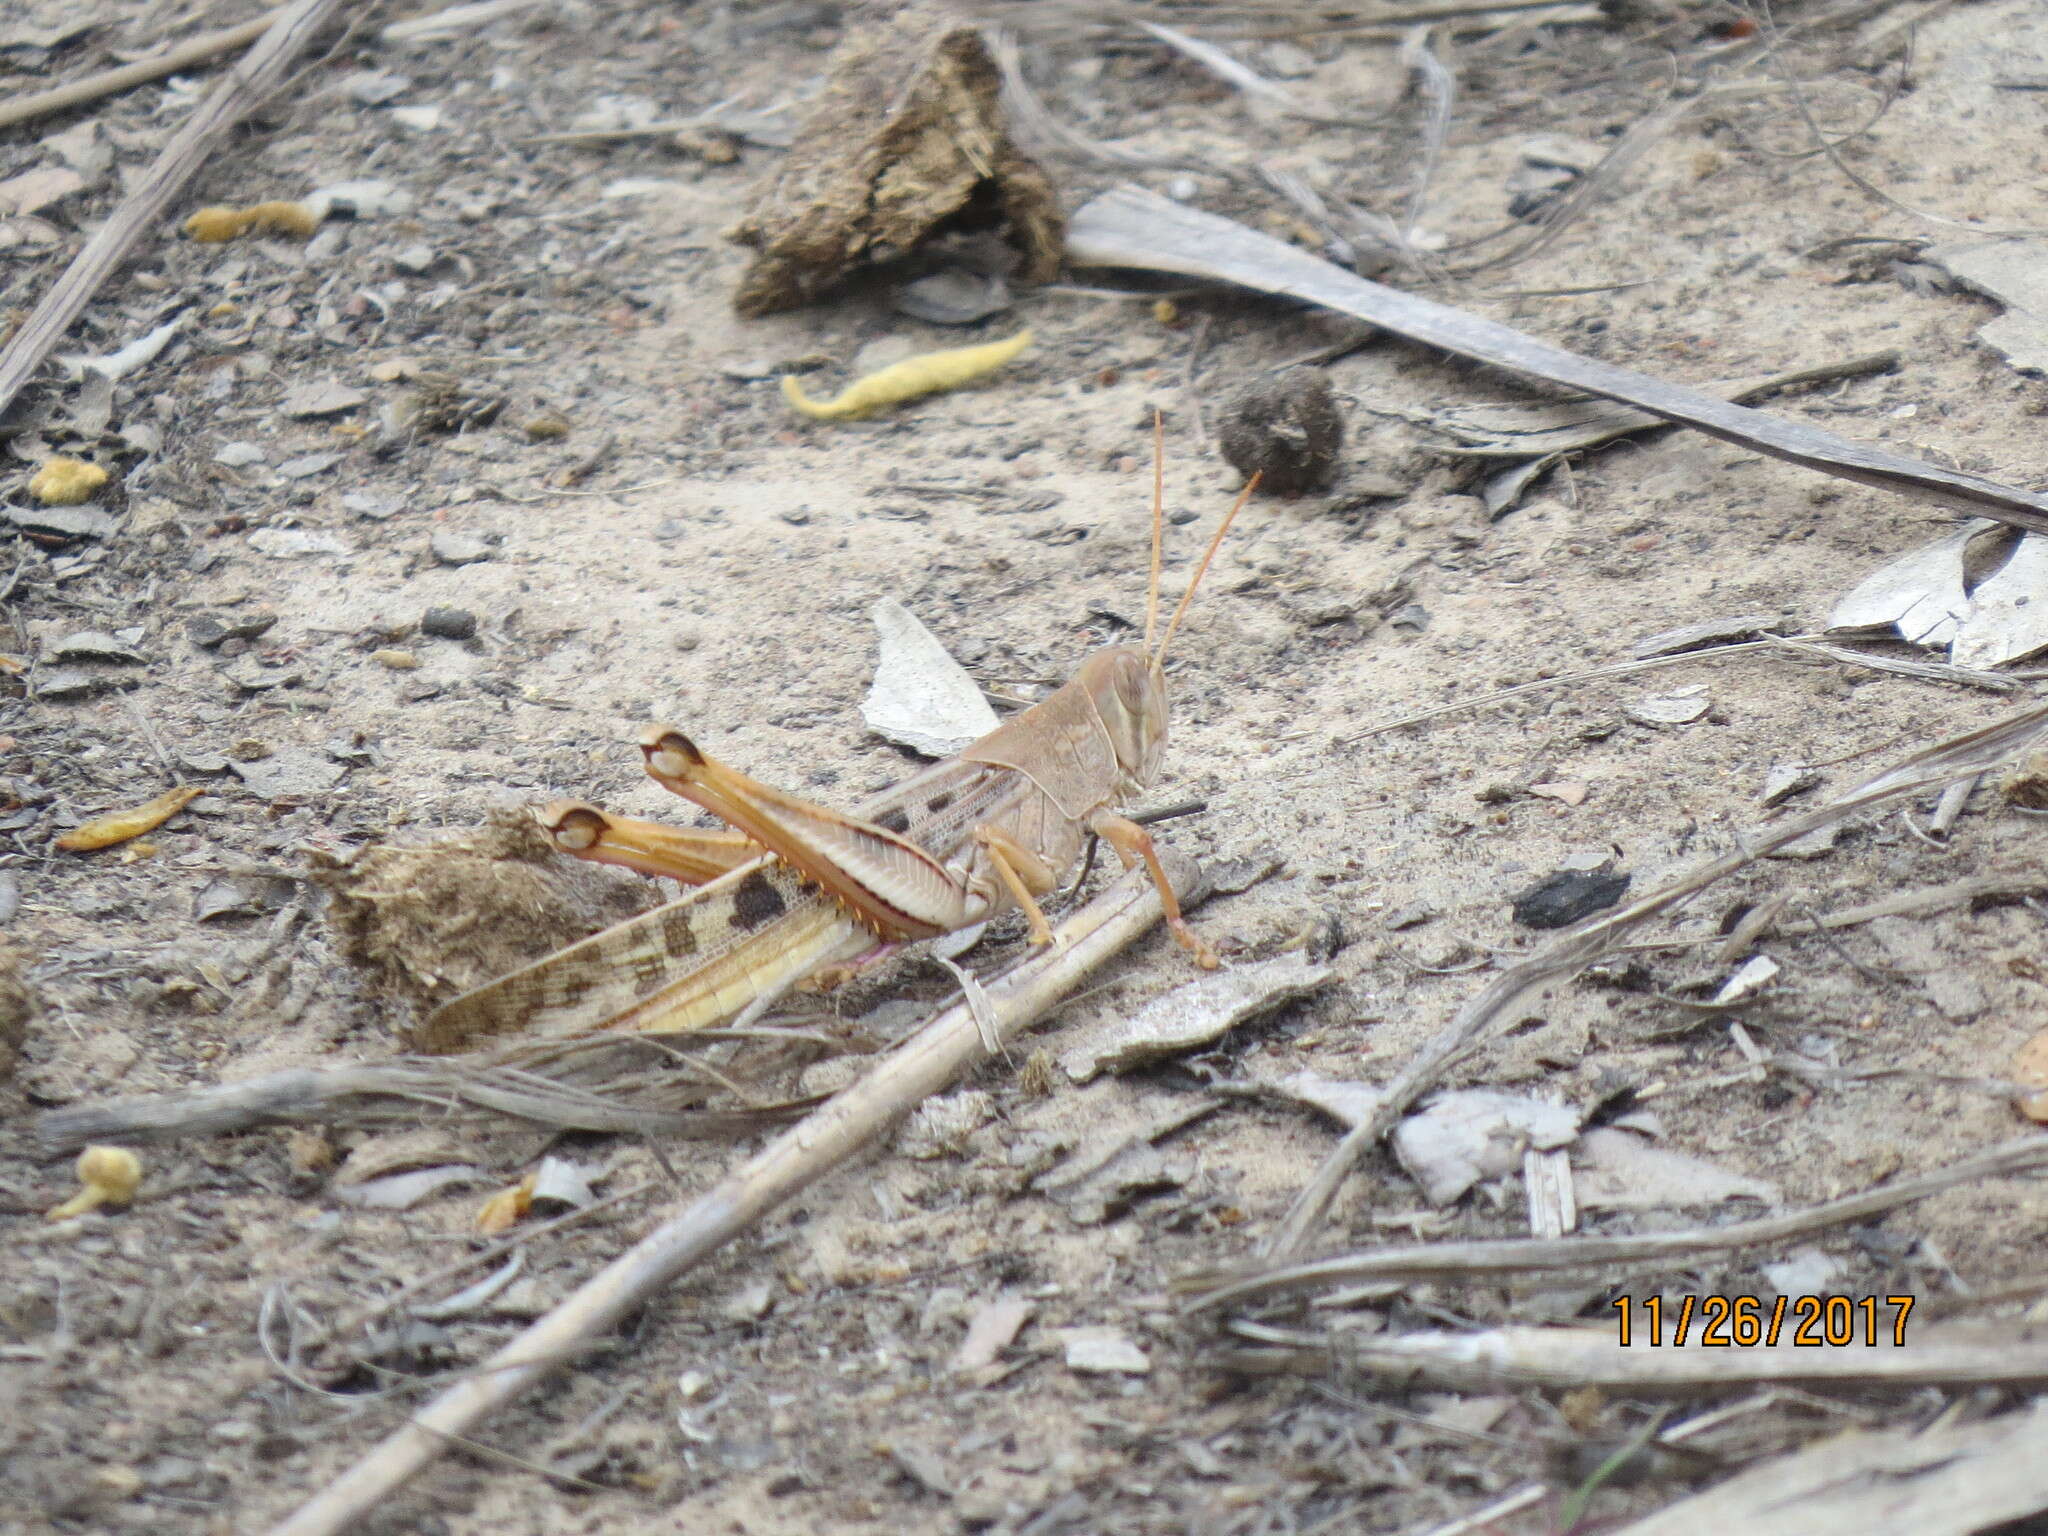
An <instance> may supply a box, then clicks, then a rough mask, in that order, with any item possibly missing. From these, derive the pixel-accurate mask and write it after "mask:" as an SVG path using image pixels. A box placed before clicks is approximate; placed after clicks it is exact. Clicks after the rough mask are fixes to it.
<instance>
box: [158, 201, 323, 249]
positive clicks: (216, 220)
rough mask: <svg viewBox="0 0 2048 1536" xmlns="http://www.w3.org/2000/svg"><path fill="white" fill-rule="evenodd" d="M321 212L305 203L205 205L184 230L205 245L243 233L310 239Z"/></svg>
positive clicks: (215, 243) (186, 224)
mask: <svg viewBox="0 0 2048 1536" xmlns="http://www.w3.org/2000/svg"><path fill="white" fill-rule="evenodd" d="M319 227H320V215H319V214H318V213H317V212H316V211H315V210H314V209H312V208H310V207H308V206H307V205H306V204H304V203H288V202H275V203H256V204H254V205H252V206H251V207H248V208H223V207H218V206H216V207H212V208H202V209H200V210H199V211H198V212H197V213H195V214H193V215H192V217H191V218H189V219H187V220H186V221H185V233H186V234H188V235H190V236H191V237H192V238H193V239H194V240H197V241H199V242H201V243H202V244H205V245H220V244H222V243H223V242H225V241H228V240H234V239H238V238H240V237H241V236H243V235H250V234H255V235H285V236H288V237H289V238H291V239H293V240H310V239H312V238H313V232H314V231H315V230H317V229H318V228H319Z"/></svg>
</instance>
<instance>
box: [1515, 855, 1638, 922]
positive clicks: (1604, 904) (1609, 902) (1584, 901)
mask: <svg viewBox="0 0 2048 1536" xmlns="http://www.w3.org/2000/svg"><path fill="white" fill-rule="evenodd" d="M1628 882H1629V877H1628V876H1627V875H1624V874H1621V873H1619V872H1617V871H1615V870H1612V869H1608V868H1605V867H1602V868H1600V869H1560V870H1558V871H1557V872H1556V873H1555V874H1550V875H1545V876H1544V877H1543V878H1542V879H1541V880H1539V881H1537V882H1536V883H1535V884H1534V885H1532V886H1530V887H1529V889H1527V890H1526V891H1523V892H1522V893H1521V894H1520V895H1518V896H1517V897H1515V905H1514V913H1515V921H1516V922H1518V923H1520V924H1521V925H1522V926H1523V927H1524V928H1569V927H1570V926H1571V925H1572V924H1573V923H1576V922H1577V921H1578V920H1579V919H1580V918H1582V917H1591V916H1592V915H1593V914H1594V913H1595V912H1604V911H1606V910H1607V909H1608V908H1609V907H1611V906H1613V905H1614V904H1615V903H1616V902H1618V901H1620V900H1621V898H1622V896H1623V894H1624V893H1626V892H1627V890H1628Z"/></svg>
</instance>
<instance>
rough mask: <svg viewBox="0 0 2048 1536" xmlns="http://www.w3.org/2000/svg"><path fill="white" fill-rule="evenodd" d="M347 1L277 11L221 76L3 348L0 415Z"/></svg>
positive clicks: (317, 1) (311, 1)
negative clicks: (188, 185)
mask: <svg viewBox="0 0 2048 1536" xmlns="http://www.w3.org/2000/svg"><path fill="white" fill-rule="evenodd" d="M341 3H342V0H296V3H295V4H293V5H291V6H289V7H287V8H285V9H284V10H282V11H279V12H277V13H275V19H274V20H273V21H272V22H271V24H270V25H269V26H268V27H267V28H266V29H265V30H264V32H263V36H262V38H261V39H260V40H259V41H258V42H257V44H256V46H255V47H253V48H251V49H250V50H249V52H248V53H247V54H246V55H245V56H244V57H243V58H242V59H241V60H239V61H238V62H237V63H236V64H235V66H234V67H233V68H232V69H230V70H229V71H228V72H227V74H226V75H224V76H223V77H222V78H221V81H220V83H219V84H218V85H216V86H215V87H214V88H213V92H212V94H211V95H209V96H208V97H207V98H206V100H205V101H203V102H202V103H200V105H199V107H198V108H197V109H196V110H195V111H194V112H193V113H192V115H191V116H190V117H189V118H187V119H186V120H185V125H184V126H183V127H182V128H180V129H179V130H178V132H177V133H176V135H175V136H174V137H173V138H172V139H171V142H170V143H169V144H167V145H165V146H164V150H163V153H162V154H160V155H158V156H157V158H156V163H155V164H154V165H152V166H151V167H150V168H149V172H148V174H147V175H145V176H144V177H143V178H142V180H141V182H140V183H138V184H137V186H136V188H135V190H134V191H133V192H131V193H129V194H128V196H127V197H125V198H123V199H122V200H121V205H120V206H119V207H118V208H116V209H115V210H114V213H113V216H112V217H111V218H109V219H108V220H107V222H106V223H104V224H102V225H101V226H100V227H99V229H98V230H97V231H96V232H95V233H94V235H93V237H92V238H91V239H90V240H88V241H86V243H85V247H84V249H83V250H81V251H80V252H79V253H78V255H77V256H75V257H73V258H72V262H71V265H70V266H68V267H66V268H65V269H64V275H63V276H62V277H60V278H58V279H57V281H56V284H55V285H54V286H53V287H52V288H51V289H50V291H49V292H48V293H46V294H44V295H43V298H42V302H41V303H39V304H38V305H36V307H35V312H34V313H33V314H31V315H30V316H29V317H28V319H27V320H26V321H25V322H24V323H23V325H22V327H21V329H20V330H19V331H18V332H16V333H15V336H14V340H13V341H12V342H10V343H9V344H8V346H7V348H6V350H5V351H0V415H5V414H6V411H7V408H8V407H9V406H10V405H12V404H13V403H14V397H15V396H16V395H17V394H19V393H20V391H21V387H22V386H23V385H24V384H26V383H27V382H28V381H29V379H30V378H31V377H32V376H33V375H34V374H35V371H36V369H38V368H40V367H41V366H42V365H43V359H44V358H46V357H48V356H49V355H50V352H51V351H52V349H54V348H55V347H56V345H57V343H58V342H60V341H62V340H63V339H64V333H65V332H66V331H68V330H70V329H71V327H72V325H73V323H74V322H75V321H76V320H77V319H78V317H79V316H80V315H81V314H82V313H84V311H85V306H86V305H87V304H88V303H90V302H91V301H92V296H93V295H94V294H95V293H97V292H98V291H99V286H100V284H101V283H103V282H105V281H106V279H107V278H108V276H109V275H110V274H112V272H113V271H114V269H115V268H116V267H118V266H119V265H120V264H121V261H122V259H123V258H124V257H126V256H127V254H128V252H129V250H130V249H131V248H132V247H133V246H134V244H135V242H136V241H137V240H138V239H139V238H140V237H141V236H142V234H143V232H144V231H145V230H146V229H148V228H149V226H150V225H151V224H153V223H154V222H155V221H156V220H157V218H158V217H159V216H161V215H162V213H163V211H164V210H165V209H166V208H168V207H169V206H170V202H171V199H172V198H173V197H175V196H177V194H178V192H179V190H180V189H181V188H182V187H183V186H184V185H185V183H186V182H187V181H189V180H191V178H192V176H193V174H194V173H195V172H197V171H198V169H199V167H200V166H202V165H204V164H205V163H206V161H207V159H208V158H209V157H210V156H211V155H212V153H213V150H214V146H215V145H216V144H217V143H218V142H219V141H220V140H221V139H222V138H224V137H225V136H226V135H227V133H228V132H229V131H230V130H231V129H232V128H233V127H234V126H235V124H237V123H239V122H240V121H241V120H242V119H243V118H244V117H246V116H247V115H248V114H249V113H250V112H251V111H253V110H254V109H255V108H256V107H257V106H258V105H259V104H260V103H261V102H262V101H263V100H264V98H265V97H267V96H269V95H270V93H271V92H272V91H274V90H276V89H277V87H278V84H279V82H281V81H282V80H283V79H284V75H285V71H286V70H287V69H289V68H290V67H291V63H292V60H293V59H295V58H297V57H298V55H299V54H300V52H302V51H303V50H304V48H305V47H306V45H307V44H308V43H309V42H311V41H312V40H313V37H314V35H315V34H316V33H317V32H319V30H320V29H321V28H322V27H324V26H325V25H326V24H327V22H328V20H329V18H330V17H332V16H333V14H334V13H335V11H337V10H338V9H340V7H341Z"/></svg>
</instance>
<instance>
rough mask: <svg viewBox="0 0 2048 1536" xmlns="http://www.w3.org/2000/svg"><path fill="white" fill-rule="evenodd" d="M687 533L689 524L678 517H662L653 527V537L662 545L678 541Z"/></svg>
mask: <svg viewBox="0 0 2048 1536" xmlns="http://www.w3.org/2000/svg"><path fill="white" fill-rule="evenodd" d="M688 531H689V524H687V523H685V522H684V521H683V520H682V519H681V518H679V517H664V518H663V519H662V520H661V521H660V522H658V523H656V524H655V525H654V536H655V537H656V538H657V539H659V540H661V542H662V543H664V544H668V543H671V542H673V541H674V540H676V539H680V538H681V537H682V536H683V535H684V534H685V533H687V532H688Z"/></svg>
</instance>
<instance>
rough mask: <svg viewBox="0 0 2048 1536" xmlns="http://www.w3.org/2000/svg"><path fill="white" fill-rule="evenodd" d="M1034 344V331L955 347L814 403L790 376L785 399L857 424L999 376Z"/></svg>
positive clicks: (888, 370)
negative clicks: (926, 397) (863, 418)
mask: <svg viewBox="0 0 2048 1536" xmlns="http://www.w3.org/2000/svg"><path fill="white" fill-rule="evenodd" d="M1030 345H1031V332H1029V331H1028V330H1027V331H1019V332H1018V333H1017V334H1016V335H1014V336H1012V337H1010V338H1009V339H1008V340H1005V341H991V342H987V343H985V344H984V345H982V346H979V347H949V348H947V349H946V350H945V351H943V352H921V353H919V354H918V355H917V356H916V357H906V358H905V359H903V361H902V362H900V363H891V364H890V365H889V366H888V367H887V368H883V369H880V370H878V371H877V372H874V373H871V374H869V375H867V377H865V378H860V379H855V380H854V381H853V382H852V383H851V384H849V385H847V386H846V388H845V389H843V390H841V391H840V392H839V393H838V394H837V395H835V396H834V397H833V398H832V399H830V400H813V399H812V398H811V397H810V396H809V395H807V394H805V393H804V387H803V385H802V384H800V383H798V382H797V380H796V378H795V376H794V375H790V374H785V375H784V376H783V380H782V396H783V398H784V399H785V400H787V401H788V402H789V403H790V404H791V405H793V406H795V407H796V408H797V409H798V410H799V411H801V412H803V413H804V415H806V416H812V417H816V418H817V419H818V420H820V421H851V420H853V419H854V418H855V417H859V416H868V415H872V414H873V413H874V412H876V411H879V410H881V409H882V408H883V407H884V406H890V405H901V404H902V403H903V402H904V401H906V400H915V399H917V398H918V396H920V395H935V394H937V393H939V391H941V390H945V389H958V388H959V387H960V386H961V385H962V384H971V383H973V382H974V381H975V380H976V379H979V378H982V377H984V376H985V375H987V374H991V373H994V372H995V371H996V370H997V369H998V368H1000V367H1002V366H1003V364H1005V363H1007V362H1008V361H1009V360H1010V359H1011V358H1013V357H1015V356H1017V354H1018V353H1020V352H1022V351H1023V350H1024V349H1025V348H1026V347H1028V346H1030Z"/></svg>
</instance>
